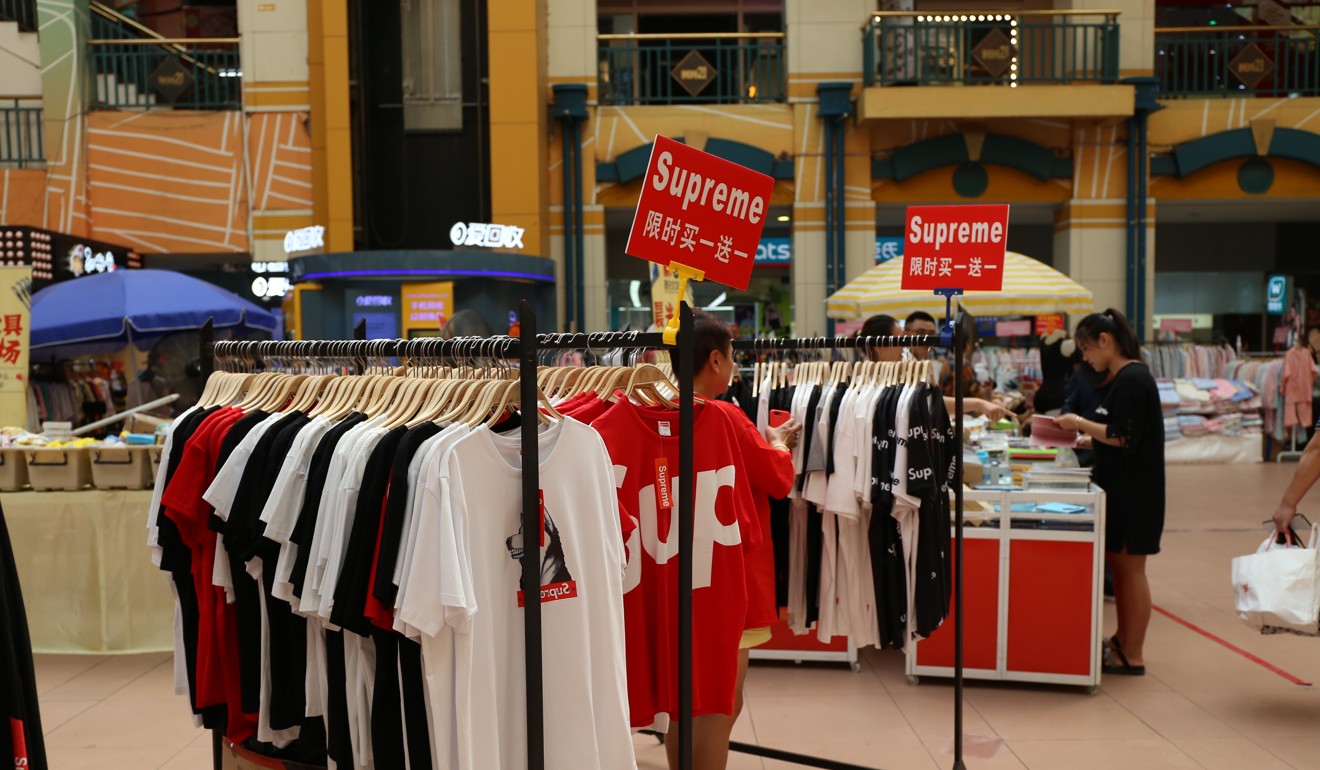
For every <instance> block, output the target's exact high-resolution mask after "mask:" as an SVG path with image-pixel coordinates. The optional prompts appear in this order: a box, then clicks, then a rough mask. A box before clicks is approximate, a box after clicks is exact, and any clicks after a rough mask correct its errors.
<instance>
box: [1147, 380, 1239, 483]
mask: <svg viewBox="0 0 1320 770" xmlns="http://www.w3.org/2000/svg"><path fill="white" fill-rule="evenodd" d="M1157 384H1158V386H1159V390H1160V403H1161V405H1162V406H1163V408H1164V440H1165V447H1164V455H1165V462H1166V463H1168V464H1171V465H1178V464H1189V463H1237V462H1260V460H1261V437H1262V428H1263V427H1264V425H1265V420H1264V417H1263V415H1262V404H1261V398H1260V396H1259V395H1258V394H1257V392H1256V391H1255V390H1254V389H1253V387H1252V386H1251V385H1249V384H1248V383H1247V382H1245V381H1243V380H1229V379H1225V378H1222V377H1217V378H1177V379H1159V380H1157Z"/></svg>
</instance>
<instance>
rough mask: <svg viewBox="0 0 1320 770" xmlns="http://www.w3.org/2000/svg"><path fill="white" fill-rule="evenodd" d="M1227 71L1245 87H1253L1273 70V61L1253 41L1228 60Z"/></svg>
mask: <svg viewBox="0 0 1320 770" xmlns="http://www.w3.org/2000/svg"><path fill="white" fill-rule="evenodd" d="M1228 71H1229V72H1231V73H1233V76H1234V77H1236V78H1237V79H1238V80H1241V81H1242V84H1243V85H1245V86H1246V87H1247V88H1255V87H1256V86H1258V85H1260V81H1262V80H1264V79H1265V78H1267V77H1269V75H1270V73H1271V72H1273V71H1274V62H1272V61H1270V57H1268V56H1266V55H1265V52H1264V51H1262V50H1260V48H1259V47H1257V45H1256V44H1255V43H1248V44H1247V47H1246V48H1243V49H1242V50H1241V51H1238V54H1237V56H1234V57H1233V58H1232V60H1230V61H1229V62H1228Z"/></svg>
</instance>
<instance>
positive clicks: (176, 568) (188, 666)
mask: <svg viewBox="0 0 1320 770" xmlns="http://www.w3.org/2000/svg"><path fill="white" fill-rule="evenodd" d="M219 408H220V407H214V408H210V409H200V410H198V411H195V412H191V413H189V414H188V415H187V416H186V417H184V418H183V419H182V420H180V421H179V422H178V424H177V425H175V427H174V435H173V438H172V439H171V444H170V454H169V457H168V458H166V463H167V464H166V467H165V484H166V485H167V486H168V484H169V480H170V479H172V478H174V473H175V471H177V470H178V468H179V464H180V463H181V462H182V461H183V452H184V447H185V445H186V444H187V443H188V440H189V439H191V438H192V437H193V434H195V433H196V432H197V429H198V428H199V427H201V425H202V423H203V422H205V421H206V419H207V418H208V417H210V416H211V415H213V414H215V412H216V411H218V410H219ZM156 529H157V537H156V542H157V544H158V545H159V546H160V548H161V562H160V568H161V569H162V570H164V571H166V572H169V573H170V577H171V579H172V580H173V581H174V587H175V592H176V594H177V595H178V601H179V619H180V621H181V622H182V625H183V657H184V670H185V671H186V673H187V675H188V693H189V697H188V702H189V704H190V705H191V706H192V710H193V713H195V714H200V715H202V718H203V722H204V724H205V725H206V726H207V727H208V728H214V727H215V726H216V725H218V724H220V720H221V719H223V717H224V714H225V707H224V706H223V705H221V706H214V707H210V708H206V709H199V708H197V635H198V633H199V627H198V625H199V622H200V612H201V610H200V609H199V607H198V604H197V590H196V587H195V586H194V584H193V578H192V549H191V548H189V547H188V546H187V545H185V544H184V542H183V539H182V537H181V536H180V535H179V529H178V527H176V526H175V525H174V521H173V520H172V519H171V518H170V517H169V516H167V515H166V514H165V506H164V505H161V506H160V509H159V510H158V511H157V512H156Z"/></svg>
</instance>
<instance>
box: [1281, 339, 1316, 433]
mask: <svg viewBox="0 0 1320 770" xmlns="http://www.w3.org/2000/svg"><path fill="white" fill-rule="evenodd" d="M1314 385H1315V359H1313V358H1311V353H1310V351H1309V350H1307V349H1306V348H1293V349H1291V350H1289V351H1288V354H1287V355H1286V356H1284V357H1283V404H1284V409H1283V412H1284V417H1283V421H1284V422H1283V426H1284V427H1285V428H1291V427H1292V426H1294V425H1301V426H1302V427H1305V428H1309V427H1311V426H1312V425H1314V424H1315V423H1314V421H1313V420H1312V415H1311V388H1312V387H1313V386H1314Z"/></svg>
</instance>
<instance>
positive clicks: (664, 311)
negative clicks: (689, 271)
mask: <svg viewBox="0 0 1320 770" xmlns="http://www.w3.org/2000/svg"><path fill="white" fill-rule="evenodd" d="M679 283H680V281H679V278H678V273H674V272H671V271H670V270H669V268H665V267H660V266H659V265H651V323H653V324H655V325H656V326H658V327H660V328H664V326H665V324H667V323H669V319H671V318H673V317H674V314H675V313H677V312H678V286H679ZM687 301H688V304H692V286H691V284H689V285H688V296H687Z"/></svg>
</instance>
